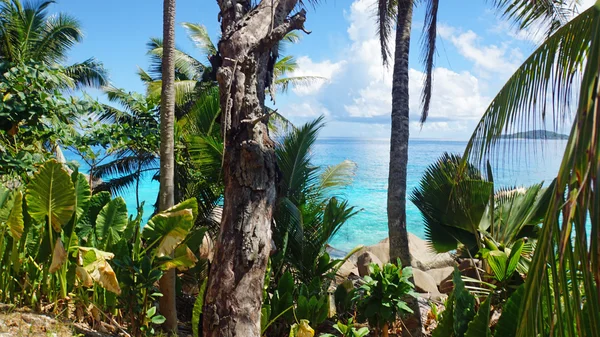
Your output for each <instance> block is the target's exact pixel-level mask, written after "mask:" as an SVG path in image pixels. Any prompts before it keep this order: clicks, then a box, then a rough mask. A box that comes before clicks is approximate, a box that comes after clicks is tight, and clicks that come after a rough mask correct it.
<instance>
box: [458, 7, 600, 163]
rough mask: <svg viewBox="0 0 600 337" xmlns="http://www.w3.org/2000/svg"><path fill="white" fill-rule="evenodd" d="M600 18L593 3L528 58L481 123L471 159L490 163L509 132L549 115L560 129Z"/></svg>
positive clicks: (530, 126) (471, 145) (467, 152)
mask: <svg viewBox="0 0 600 337" xmlns="http://www.w3.org/2000/svg"><path fill="white" fill-rule="evenodd" d="M597 20H598V18H597V15H596V10H595V9H594V7H592V8H590V9H589V10H587V11H585V12H584V13H582V14H581V15H579V16H578V17H577V18H575V19H574V20H572V21H571V22H569V23H568V24H566V25H564V26H563V27H562V28H560V29H559V30H557V31H556V33H555V34H553V35H552V36H551V37H549V38H548V39H547V40H546V41H545V42H544V43H543V44H542V45H541V46H540V47H538V48H537V49H536V50H535V51H534V52H533V53H532V54H531V55H530V56H529V57H528V58H527V59H526V60H525V62H524V63H523V64H522V65H521V66H520V67H519V68H518V69H517V70H516V72H515V73H514V74H513V75H512V76H511V77H510V79H509V80H508V81H507V82H506V84H505V85H504V86H503V87H502V89H501V90H500V92H499V93H498V94H497V95H496V97H494V99H493V100H492V102H491V103H490V105H489V106H488V108H487V110H486V111H485V113H484V114H483V116H482V118H481V120H480V121H479V123H478V124H477V126H476V127H475V131H474V132H473V135H472V137H471V139H470V140H469V143H468V144H467V148H466V150H465V155H464V158H465V159H470V160H473V161H474V162H476V163H482V162H484V161H485V160H486V159H487V158H489V157H490V156H491V153H492V152H493V150H495V149H497V145H498V141H499V139H500V136H501V135H502V134H503V133H511V132H516V131H527V129H537V128H538V125H539V124H545V123H546V121H547V119H548V117H549V116H548V114H550V115H551V116H550V117H551V120H552V122H553V124H554V128H555V129H557V128H558V125H559V124H560V123H561V122H562V121H564V120H566V118H567V116H568V115H569V114H570V113H571V101H572V99H573V90H574V89H575V90H576V89H577V88H576V87H575V88H574V87H573V84H574V82H575V80H576V79H577V78H578V77H579V76H578V75H580V74H581V72H582V70H583V65H584V61H585V60H586V59H587V55H588V52H589V47H590V42H591V35H592V34H591V33H592V31H591V29H592V28H591V27H593V26H594V23H595V22H596V21H597ZM548 105H550V109H548ZM549 110H550V111H549ZM510 142H511V141H510V140H507V141H506V143H510Z"/></svg>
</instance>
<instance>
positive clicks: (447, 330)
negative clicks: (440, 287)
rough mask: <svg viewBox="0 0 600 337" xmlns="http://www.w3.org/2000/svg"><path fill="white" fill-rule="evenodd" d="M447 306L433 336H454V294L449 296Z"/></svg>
mask: <svg viewBox="0 0 600 337" xmlns="http://www.w3.org/2000/svg"><path fill="white" fill-rule="evenodd" d="M445 307H446V309H445V310H444V311H443V312H442V317H441V318H440V320H439V322H438V326H437V327H436V328H435V330H433V333H432V334H431V336H432V337H452V336H453V335H454V294H450V296H448V299H447V300H446V303H445Z"/></svg>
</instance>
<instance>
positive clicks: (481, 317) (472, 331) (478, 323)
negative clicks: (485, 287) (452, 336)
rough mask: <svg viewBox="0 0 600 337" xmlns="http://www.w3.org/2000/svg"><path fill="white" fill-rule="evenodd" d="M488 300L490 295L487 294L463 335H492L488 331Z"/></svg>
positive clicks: (488, 336)
mask: <svg viewBox="0 0 600 337" xmlns="http://www.w3.org/2000/svg"><path fill="white" fill-rule="evenodd" d="M490 300H491V296H488V297H487V298H486V299H485V301H484V302H483V303H482V304H481V305H480V306H479V311H477V315H475V318H473V320H472V321H471V323H469V328H468V329H467V333H466V334H465V337H492V332H491V331H490Z"/></svg>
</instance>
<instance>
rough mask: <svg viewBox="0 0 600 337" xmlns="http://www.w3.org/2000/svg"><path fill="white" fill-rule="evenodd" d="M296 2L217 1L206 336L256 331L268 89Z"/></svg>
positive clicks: (264, 238) (271, 158)
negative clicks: (213, 228) (219, 143)
mask: <svg viewBox="0 0 600 337" xmlns="http://www.w3.org/2000/svg"><path fill="white" fill-rule="evenodd" d="M296 4H297V0H263V1H262V2H261V3H260V4H258V6H257V7H255V8H254V9H253V10H252V13H250V14H249V13H248V11H249V10H250V8H251V7H252V6H251V3H250V1H249V0H242V1H238V2H237V3H235V2H230V1H225V0H221V1H219V6H220V8H221V16H222V19H221V32H222V38H221V41H220V42H219V55H220V57H221V60H222V65H221V67H220V68H219V69H218V71H217V80H218V82H219V89H220V95H221V124H222V133H223V139H224V142H225V153H224V158H223V178H224V185H225V192H224V196H225V198H224V205H223V217H222V220H221V230H220V233H219V239H218V240H217V242H216V250H215V257H214V261H213V263H212V264H211V268H210V275H209V281H208V289H207V292H206V299H205V307H204V311H203V313H204V317H203V330H204V336H206V337H217V336H219V337H234V336H235V337H240V336H248V337H250V336H252V337H258V336H260V311H261V305H262V289H263V283H264V278H265V270H266V267H267V261H268V258H269V253H270V251H271V222H272V216H273V210H274V206H275V203H276V197H277V191H276V183H277V176H278V170H277V162H276V158H275V151H274V143H273V141H272V140H271V139H270V138H269V134H268V128H267V124H268V114H267V112H266V110H265V106H264V100H265V89H266V87H267V86H269V85H270V84H271V81H272V69H273V63H274V60H276V58H277V54H276V50H277V43H278V42H279V41H280V40H281V39H282V38H283V37H284V36H285V34H287V33H288V32H290V31H292V30H294V29H300V28H302V27H303V23H304V20H305V11H303V10H302V11H301V12H300V13H297V14H296V15H294V16H292V17H289V13H290V12H291V11H292V9H293V8H294V7H295V6H296ZM240 21H243V23H240Z"/></svg>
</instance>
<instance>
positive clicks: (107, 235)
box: [96, 197, 128, 249]
mask: <svg viewBox="0 0 600 337" xmlns="http://www.w3.org/2000/svg"><path fill="white" fill-rule="evenodd" d="M127 223H128V219H127V205H126V204H125V200H123V198H121V197H118V198H115V199H113V200H111V201H110V202H109V203H108V204H106V205H105V206H104V207H103V208H102V210H101V211H100V213H99V214H98V218H97V219H96V237H97V239H98V242H99V243H100V245H101V246H102V247H104V248H105V249H107V248H108V247H112V246H113V245H114V244H116V243H117V242H118V241H119V239H120V238H121V234H122V233H123V231H125V228H127Z"/></svg>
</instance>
